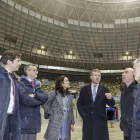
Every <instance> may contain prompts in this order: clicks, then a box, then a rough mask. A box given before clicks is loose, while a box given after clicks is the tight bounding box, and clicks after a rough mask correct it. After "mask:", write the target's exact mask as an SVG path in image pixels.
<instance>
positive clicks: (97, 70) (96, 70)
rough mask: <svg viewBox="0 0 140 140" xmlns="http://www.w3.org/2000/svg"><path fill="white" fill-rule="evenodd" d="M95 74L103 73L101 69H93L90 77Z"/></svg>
mask: <svg viewBox="0 0 140 140" xmlns="http://www.w3.org/2000/svg"><path fill="white" fill-rule="evenodd" d="M93 72H99V73H101V71H100V70H99V69H93V70H92V71H91V72H90V76H92V75H93Z"/></svg>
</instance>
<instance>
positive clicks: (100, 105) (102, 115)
mask: <svg viewBox="0 0 140 140" xmlns="http://www.w3.org/2000/svg"><path fill="white" fill-rule="evenodd" d="M105 93H109V89H108V88H107V87H105V86H102V85H100V84H99V87H98V90H97V94H96V98H95V102H93V97H92V91H91V85H87V86H84V87H83V88H82V89H81V92H80V96H79V98H78V102H77V108H78V111H79V114H80V116H81V117H82V119H83V140H109V135H108V127H107V120H108V118H107V116H106V104H108V105H109V106H114V105H115V100H114V99H113V98H112V99H107V98H106V96H105Z"/></svg>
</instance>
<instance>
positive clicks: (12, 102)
mask: <svg viewBox="0 0 140 140" xmlns="http://www.w3.org/2000/svg"><path fill="white" fill-rule="evenodd" d="M6 70H7V71H8V76H9V78H10V80H11V90H10V102H9V107H8V110H7V114H12V113H13V109H14V95H13V83H12V79H11V76H10V75H9V73H11V72H10V71H9V70H8V69H7V68H6Z"/></svg>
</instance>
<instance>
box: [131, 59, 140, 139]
mask: <svg viewBox="0 0 140 140" xmlns="http://www.w3.org/2000/svg"><path fill="white" fill-rule="evenodd" d="M133 64H134V65H133V68H134V75H135V80H136V81H138V86H137V87H136V88H135V91H134V106H133V121H132V134H131V140H140V58H139V59H136V60H135V61H134V62H133Z"/></svg>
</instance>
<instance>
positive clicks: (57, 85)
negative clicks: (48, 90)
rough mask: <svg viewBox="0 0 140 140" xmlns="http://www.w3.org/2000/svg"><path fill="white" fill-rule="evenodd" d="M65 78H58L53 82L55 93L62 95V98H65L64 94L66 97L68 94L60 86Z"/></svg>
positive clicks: (67, 91)
mask: <svg viewBox="0 0 140 140" xmlns="http://www.w3.org/2000/svg"><path fill="white" fill-rule="evenodd" d="M65 77H66V76H60V77H58V78H57V79H56V81H55V91H59V92H60V93H61V94H62V96H63V97H64V96H65V94H66V95H69V94H70V92H69V90H68V88H67V89H66V90H64V88H63V86H62V83H63V82H64V78H65Z"/></svg>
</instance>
